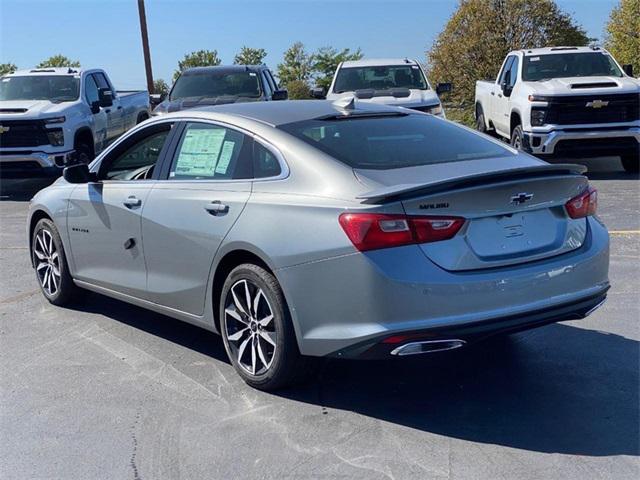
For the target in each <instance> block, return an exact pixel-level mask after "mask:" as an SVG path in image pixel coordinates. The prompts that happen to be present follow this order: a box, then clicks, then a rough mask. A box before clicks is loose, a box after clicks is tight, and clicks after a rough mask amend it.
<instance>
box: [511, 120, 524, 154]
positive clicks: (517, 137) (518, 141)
mask: <svg viewBox="0 0 640 480" xmlns="http://www.w3.org/2000/svg"><path fill="white" fill-rule="evenodd" d="M511 146H512V147H513V148H515V149H516V150H522V127H521V126H520V125H516V127H515V128H514V129H513V132H511Z"/></svg>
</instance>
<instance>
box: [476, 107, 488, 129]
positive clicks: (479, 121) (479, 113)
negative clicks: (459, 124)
mask: <svg viewBox="0 0 640 480" xmlns="http://www.w3.org/2000/svg"><path fill="white" fill-rule="evenodd" d="M476 130H478V131H479V132H482V133H487V132H488V130H487V122H486V121H485V118H484V110H482V106H481V105H476Z"/></svg>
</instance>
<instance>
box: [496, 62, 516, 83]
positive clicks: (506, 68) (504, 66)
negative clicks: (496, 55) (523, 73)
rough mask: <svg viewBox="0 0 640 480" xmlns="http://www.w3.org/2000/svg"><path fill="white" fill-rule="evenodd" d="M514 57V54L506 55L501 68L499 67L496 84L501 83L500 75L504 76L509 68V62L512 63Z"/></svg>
mask: <svg viewBox="0 0 640 480" xmlns="http://www.w3.org/2000/svg"><path fill="white" fill-rule="evenodd" d="M514 58H515V54H511V55H508V56H507V58H506V60H505V61H504V64H503V65H502V68H501V69H500V73H499V75H498V80H497V83H498V85H502V77H504V75H505V73H507V71H508V70H510V69H511V64H512V63H513V59H514Z"/></svg>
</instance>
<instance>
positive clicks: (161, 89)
mask: <svg viewBox="0 0 640 480" xmlns="http://www.w3.org/2000/svg"><path fill="white" fill-rule="evenodd" d="M153 93H160V94H164V95H166V94H168V93H169V85H167V82H165V81H164V80H163V79H161V78H157V79H155V80H154V81H153Z"/></svg>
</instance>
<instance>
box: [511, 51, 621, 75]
mask: <svg viewBox="0 0 640 480" xmlns="http://www.w3.org/2000/svg"><path fill="white" fill-rule="evenodd" d="M596 76H598V77H600V76H613V77H621V76H622V72H621V71H620V69H619V68H618V66H617V65H616V62H614V61H613V59H612V58H611V57H610V56H609V55H605V54H604V53H597V52H594V53H555V54H552V55H533V56H531V55H530V56H527V57H524V64H523V67H522V79H523V80H525V81H529V82H539V81H542V80H548V79H550V78H562V77H596Z"/></svg>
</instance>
